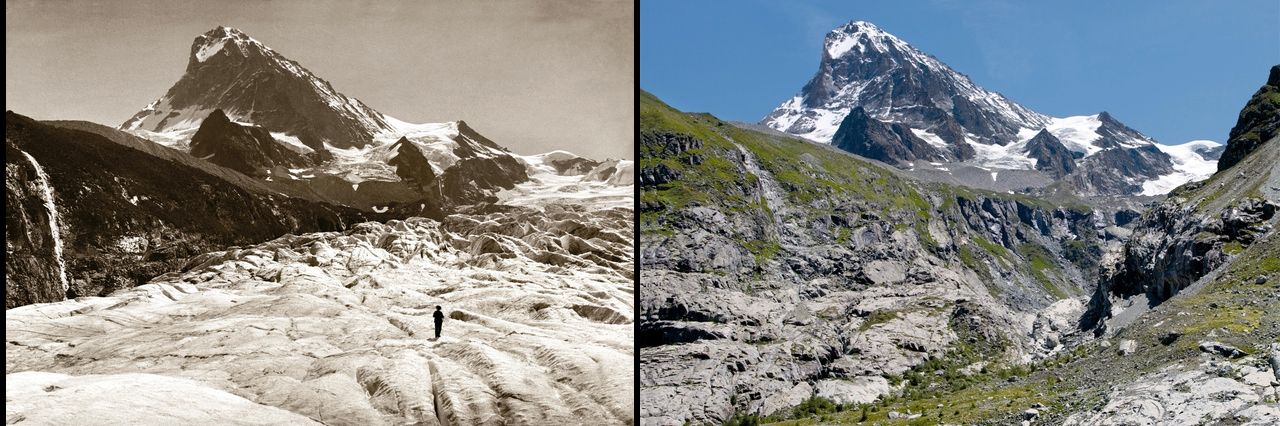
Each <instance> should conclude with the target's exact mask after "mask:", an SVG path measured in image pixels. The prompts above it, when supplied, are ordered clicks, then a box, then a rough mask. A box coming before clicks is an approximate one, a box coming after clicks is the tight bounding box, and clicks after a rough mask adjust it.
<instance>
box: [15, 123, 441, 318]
mask: <svg viewBox="0 0 1280 426" xmlns="http://www.w3.org/2000/svg"><path fill="white" fill-rule="evenodd" d="M5 139H6V154H7V155H6V158H5V162H6V199H7V200H10V201H16V202H10V203H8V204H6V217H7V223H10V222H12V223H10V225H11V226H10V227H8V228H7V229H6V233H5V235H6V240H7V241H8V244H9V247H11V248H15V249H14V253H13V254H16V255H17V256H10V260H7V261H6V266H7V268H6V276H7V277H9V278H10V280H9V283H8V284H7V287H9V288H10V289H15V288H19V289H28V290H27V291H25V292H24V291H21V290H19V291H10V292H9V293H8V294H7V297H6V301H5V304H6V306H8V307H12V306H19V305H23V304H28V303H36V302H42V301H48V299H49V298H50V297H51V296H52V297H54V298H57V297H56V296H63V295H66V296H71V297H76V296H94V295H101V294H106V293H109V292H111V291H114V290H117V289H121V288H125V287H132V286H134V285H137V284H139V283H142V282H145V281H146V280H148V279H150V278H151V277H153V276H155V275H158V274H160V273H162V272H166V271H169V270H173V269H174V268H177V267H180V266H181V265H182V264H183V262H185V260H186V258H187V257H188V256H191V255H194V254H198V253H204V252H208V251H213V250H218V249H222V248H225V247H227V246H230V245H237V244H248V243H253V242H261V241H265V240H268V239H271V238H275V237H278V236H280V235H284V234H287V233H301V232H313V231H336V230H340V229H343V227H344V226H346V225H347V224H352V223H356V222H359V221H364V220H371V219H378V218H384V219H385V218H390V217H392V216H390V215H391V214H392V212H388V213H387V214H386V215H376V214H369V213H362V212H360V211H357V210H355V209H350V208H345V207H338V206H333V205H330V204H325V203H317V202H313V201H307V200H302V199H297V198H292V197H288V196H284V195H280V194H279V193H276V192H270V191H267V192H258V191H255V190H252V189H246V188H249V187H246V186H242V185H240V184H237V183H233V182H232V181H228V180H227V179H226V178H225V177H223V176H217V175H214V174H210V173H209V172H206V171H205V170H201V169H199V168H196V167H192V166H189V165H185V164H182V163H179V162H175V161H172V160H171V159H164V158H160V157H156V156H153V155H150V154H148V153H145V152H143V151H139V150H136V149H133V148H130V147H128V146H125V145H122V144H119V143H117V142H114V141H112V140H110V139H107V138H106V137H103V136H100V135H98V134H95V133H90V132H85V131H80V130H74V129H67V128H60V127H55V126H52V125H48V124H45V123H41V122H37V121H35V120H32V119H30V118H27V117H24V116H21V115H18V114H15V113H13V112H8V113H6V115H5ZM15 150H20V151H21V152H25V153H27V154H29V155H30V156H31V157H32V158H34V159H36V160H37V161H38V162H39V164H40V165H41V166H42V167H43V169H44V170H45V171H46V173H47V175H48V177H49V182H48V183H49V186H50V187H51V190H52V192H53V194H54V197H55V199H56V203H55V204H56V206H57V207H56V208H57V209H58V211H59V215H60V217H61V219H62V220H61V222H62V227H61V232H60V234H61V235H60V238H61V240H62V243H63V246H64V258H65V263H66V271H67V277H68V281H69V287H70V288H69V290H68V291H66V292H65V294H58V295H52V294H51V292H50V291H49V289H47V288H46V287H47V285H48V284H47V283H48V281H47V280H45V278H46V277H48V276H49V272H48V271H49V270H50V268H51V266H50V265H51V264H52V263H53V262H54V260H53V259H52V258H51V257H49V256H48V252H49V247H50V243H49V241H50V240H51V239H52V238H54V236H52V235H51V234H49V227H48V224H47V223H46V222H45V221H44V219H42V218H44V217H47V212H46V211H45V210H44V209H43V205H41V204H37V203H36V201H35V199H34V198H33V194H32V192H31V191H32V187H33V181H32V177H33V175H32V173H31V170H30V167H31V166H29V165H28V164H26V161H25V159H24V156H23V155H21V154H20V153H19V154H18V155H12V153H10V152H9V151H15ZM415 207H416V206H415Z"/></svg>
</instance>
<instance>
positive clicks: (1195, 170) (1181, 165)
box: [1142, 140, 1222, 195]
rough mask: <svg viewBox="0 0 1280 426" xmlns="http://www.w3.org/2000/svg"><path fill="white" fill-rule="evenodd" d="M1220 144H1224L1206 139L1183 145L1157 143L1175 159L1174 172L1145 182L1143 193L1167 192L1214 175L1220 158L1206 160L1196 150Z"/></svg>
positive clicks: (1171, 158) (1170, 157)
mask: <svg viewBox="0 0 1280 426" xmlns="http://www.w3.org/2000/svg"><path fill="white" fill-rule="evenodd" d="M1219 145H1222V144H1220V143H1217V142H1214V141H1206V140H1197V141H1191V142H1187V143H1184V144H1182V145H1160V144H1156V148H1159V149H1160V150H1161V151H1164V153H1165V154H1169V159H1170V160H1173V168H1174V172H1173V173H1170V174H1167V175H1164V176H1160V177H1159V178H1156V179H1153V180H1150V181H1147V182H1144V183H1143V184H1142V195H1160V194H1167V193H1168V192H1169V191H1172V190H1173V189H1174V188H1177V187H1179V186H1182V185H1183V184H1185V183H1187V182H1195V181H1201V180H1205V179H1208V178H1209V176H1213V173H1214V172H1217V171H1218V160H1206V159H1204V157H1202V156H1200V153H1198V152H1196V150H1197V149H1207V148H1213V147H1216V146H1219Z"/></svg>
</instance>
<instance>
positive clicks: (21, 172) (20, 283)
mask: <svg viewBox="0 0 1280 426" xmlns="http://www.w3.org/2000/svg"><path fill="white" fill-rule="evenodd" d="M5 158H6V159H8V161H6V162H5V206H7V208H6V212H5V228H4V229H5V243H6V244H5V245H6V255H5V259H4V262H5V265H4V266H5V267H4V270H5V275H4V276H5V309H9V308H13V307H16V306H20V305H23V304H27V303H46V302H54V301H58V300H62V299H64V298H66V296H67V295H66V289H64V288H63V287H62V281H61V277H60V271H59V265H58V263H57V261H56V260H54V257H55V256H56V255H57V253H56V249H55V244H56V243H55V241H54V239H55V238H61V236H60V235H54V231H53V230H54V229H55V227H53V226H51V219H53V218H51V216H50V213H51V212H50V211H49V203H47V202H46V200H45V196H46V194H44V193H43V190H42V188H41V187H40V186H41V182H40V177H39V176H38V175H37V172H36V170H35V167H36V166H35V165H34V164H32V163H30V162H29V161H27V160H26V155H25V154H24V153H23V152H22V151H21V150H20V149H18V147H17V146H15V145H14V144H13V141H12V140H10V139H8V138H6V139H5ZM53 205H54V206H55V209H56V205H57V202H56V199H55V200H54V202H53ZM55 214H56V213H55Z"/></svg>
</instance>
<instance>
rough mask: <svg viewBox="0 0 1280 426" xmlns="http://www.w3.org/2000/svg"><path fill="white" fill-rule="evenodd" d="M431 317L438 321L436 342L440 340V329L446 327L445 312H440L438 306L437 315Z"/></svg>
mask: <svg viewBox="0 0 1280 426" xmlns="http://www.w3.org/2000/svg"><path fill="white" fill-rule="evenodd" d="M431 316H432V317H433V318H435V319H436V340H440V327H441V326H443V325H444V312H441V311H440V305H436V313H434V314H431Z"/></svg>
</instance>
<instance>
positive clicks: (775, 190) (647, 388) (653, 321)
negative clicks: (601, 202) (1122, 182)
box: [638, 94, 1100, 424]
mask: <svg viewBox="0 0 1280 426" xmlns="http://www.w3.org/2000/svg"><path fill="white" fill-rule="evenodd" d="M641 112H642V115H641V116H642V122H641V128H642V129H644V131H642V134H641V140H642V145H641V153H642V157H641V159H640V161H639V162H640V164H641V165H642V172H641V179H642V181H641V190H642V192H641V194H642V196H641V206H642V211H641V214H640V219H639V220H640V226H641V231H642V234H641V241H640V262H641V277H640V306H639V315H640V319H639V320H640V324H639V331H640V335H639V336H638V340H639V342H640V346H641V349H640V355H641V361H640V374H641V377H640V384H641V401H640V404H641V411H640V415H641V423H642V424H669V423H675V424H679V423H681V422H685V421H691V422H695V423H697V422H711V423H718V422H723V421H725V420H726V419H728V418H730V417H731V416H732V415H734V414H735V413H738V414H754V415H760V416H766V415H770V414H774V413H779V412H782V411H785V410H787V409H789V408H790V407H791V406H793V405H795V404H798V403H799V402H801V401H802V400H804V399H805V398H807V397H808V396H810V395H812V394H813V393H815V392H822V393H824V394H827V395H830V394H831V392H835V391H837V390H838V389H848V388H850V387H856V388H859V389H862V390H861V391H859V392H856V393H855V395H856V396H850V397H849V400H857V401H868V400H871V399H874V398H875V397H877V396H878V395H881V394H883V393H886V392H889V391H890V387H889V386H888V383H887V382H886V381H884V380H886V379H885V378H884V377H885V376H894V375H902V374H906V373H907V372H909V371H911V370H912V369H913V368H916V367H917V366H919V365H921V364H922V363H924V362H926V361H927V360H929V359H931V358H941V357H946V356H948V354H955V353H956V352H958V351H961V349H959V348H962V347H964V348H969V349H968V351H969V352H967V353H971V354H977V353H982V354H985V355H983V356H984V357H985V358H983V359H986V360H987V361H989V362H1006V361H1007V360H1010V359H1018V358H1021V357H1022V356H1028V357H1033V358H1034V357H1036V356H1040V355H1044V354H1048V353H1052V352H1054V351H1056V350H1058V349H1059V348H1060V347H1061V346H1062V340H1063V339H1064V337H1063V336H1064V335H1066V334H1069V333H1070V327H1069V326H1067V324H1069V322H1068V321H1066V320H1064V319H1062V318H1047V319H1045V320H1043V321H1036V318H1037V317H1038V313H1039V312H1041V311H1042V310H1044V309H1046V308H1048V307H1049V306H1051V305H1053V304H1054V303H1055V302H1057V301H1059V300H1069V298H1071V297H1072V296H1073V295H1080V294H1084V293H1085V292H1086V291H1087V289H1085V288H1081V287H1080V286H1078V284H1076V283H1082V282H1085V281H1086V278H1085V277H1086V276H1089V275H1088V272H1086V271H1088V270H1089V269H1090V268H1089V267H1088V266H1086V264H1088V263H1089V262H1096V261H1097V260H1096V257H1094V256H1096V254H1091V253H1095V252H1094V250H1093V248H1096V245H1098V244H1099V241H1098V240H1097V239H1096V235H1097V229H1096V228H1095V223H1096V222H1100V221H1099V220H1097V218H1095V217H1094V213H1093V212H1092V211H1091V210H1089V209H1083V208H1080V207H1058V206H1053V205H1050V204H1048V203H1043V202H1037V201H1035V200H1031V199H1027V198H1015V197H1009V196H1002V195H999V194H993V193H985V192H977V191H972V190H969V189H964V188H956V187H950V186H946V185H938V184H926V183H922V182H917V181H912V180H909V179H905V178H902V177H900V176H898V175H896V174H895V173H894V172H892V171H889V170H887V169H885V168H883V167H882V166H879V165H875V164H874V163H871V162H867V161H863V160H859V159H857V158H856V157H853V156H851V155H848V154H845V153H842V152H840V151H838V150H834V149H831V148H829V147H824V146H818V145H814V144H811V143H808V142H804V141H800V140H796V139H792V138H786V137H779V136H775V135H772V134H767V133H760V132H756V131H752V130H748V129H744V128H739V127H735V126H733V125H731V124H729V123H725V122H722V121H719V120H717V119H715V118H714V117H711V116H708V115H701V114H688V115H686V114H683V113H680V112H679V111H675V110H674V109H671V108H670V107H668V106H666V105H665V104H662V103H661V101H659V100H657V99H655V98H653V97H652V96H651V95H648V94H645V95H644V96H643V97H642V101H641ZM1091 247H1092V248H1091ZM1073 252H1078V253H1079V257H1076V259H1077V260H1078V263H1077V261H1073V260H1069V259H1068V258H1070V257H1074V255H1072V254H1070V253H1073ZM1090 278H1092V277H1091V276H1090ZM1064 306H1065V305H1064ZM1076 306H1077V307H1078V306H1080V305H1079V303H1078V302H1077V303H1076ZM1061 310H1062V311H1063V312H1071V311H1072V309H1069V308H1063V309H1061ZM1034 323H1040V324H1042V325H1041V326H1040V327H1034V326H1033V324H1034ZM1033 328H1034V329H1033ZM1055 328H1056V330H1055ZM975 356H976V355H975ZM973 362H978V359H974V360H973ZM975 370H976V368H975Z"/></svg>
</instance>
